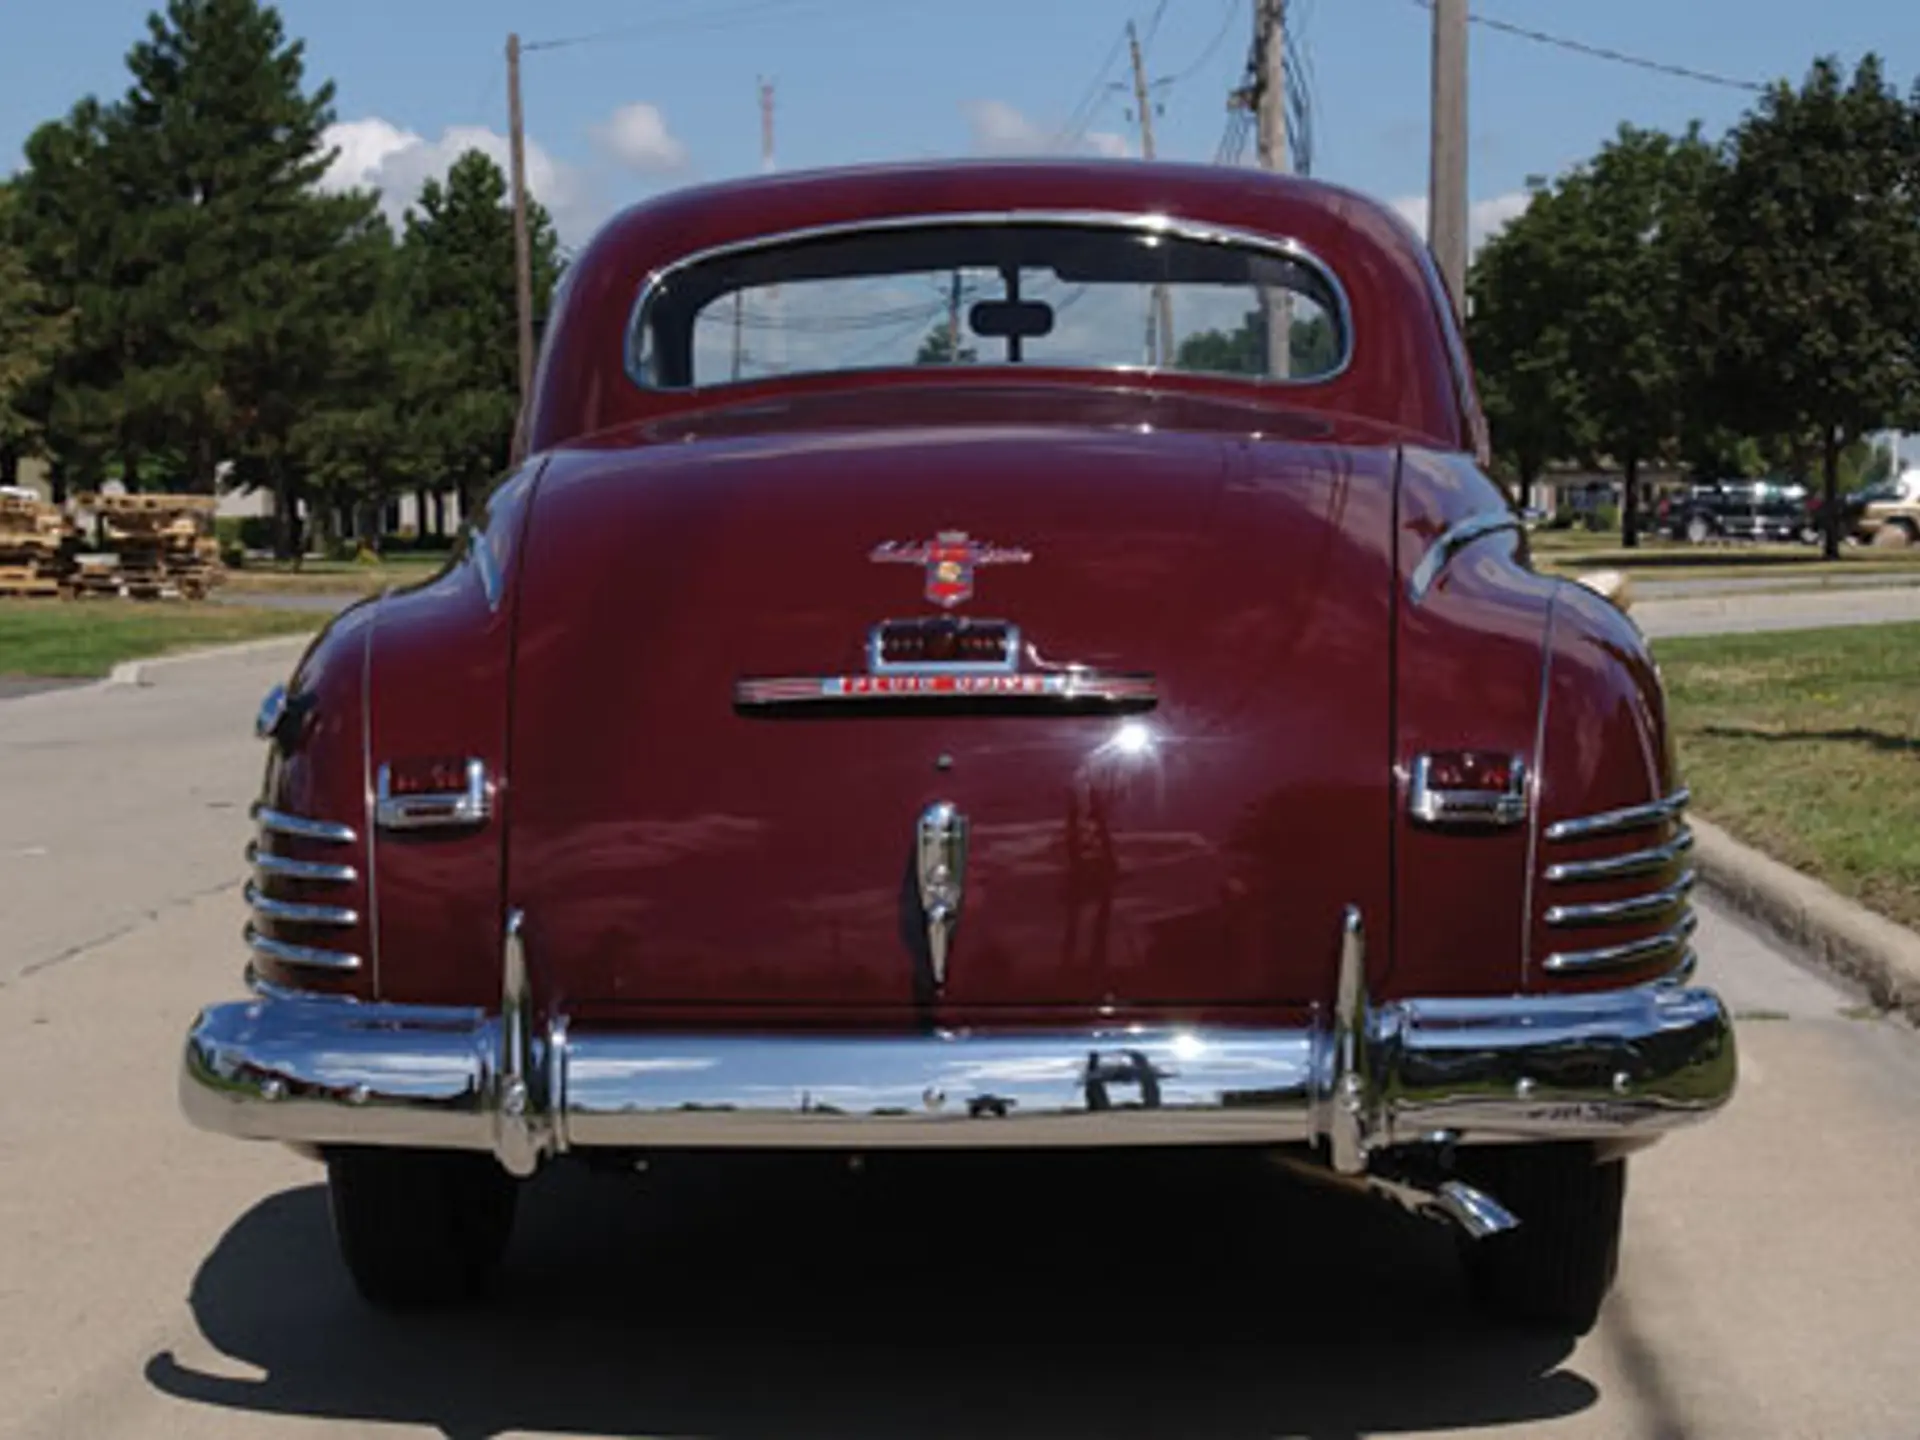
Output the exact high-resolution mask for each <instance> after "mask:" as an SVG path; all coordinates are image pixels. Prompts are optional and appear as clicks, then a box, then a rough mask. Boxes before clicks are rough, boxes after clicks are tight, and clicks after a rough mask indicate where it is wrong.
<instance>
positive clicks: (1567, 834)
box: [1547, 785, 1693, 840]
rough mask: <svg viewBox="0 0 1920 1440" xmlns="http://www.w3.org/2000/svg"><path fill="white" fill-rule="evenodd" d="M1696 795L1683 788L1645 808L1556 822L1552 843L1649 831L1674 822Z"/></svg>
mask: <svg viewBox="0 0 1920 1440" xmlns="http://www.w3.org/2000/svg"><path fill="white" fill-rule="evenodd" d="M1692 798H1693V797H1692V792H1691V791H1689V790H1688V789H1687V788H1686V786H1684V785H1683V786H1681V787H1680V788H1679V789H1678V790H1676V791H1674V792H1673V793H1672V794H1671V795H1669V796H1667V797H1666V798H1665V799H1662V800H1650V801H1648V802H1647V803H1646V804H1644V805H1628V806H1626V807H1625V808H1624V809H1620V810H1607V811H1603V812H1602V813H1601V814H1598V815H1580V816H1576V817H1574V818H1572V819H1568V820H1556V821H1554V822H1553V824H1551V825H1549V826H1547V839H1549V840H1591V839H1592V838H1593V837H1595V836H1596V835H1618V834H1621V833H1622V832H1624V831H1628V830H1646V829H1650V828H1651V827H1653V826H1655V825H1659V824H1662V823H1664V822H1665V821H1668V820H1671V819H1672V818H1673V817H1674V816H1676V815H1678V814H1679V813H1680V812H1681V811H1682V810H1684V809H1686V807H1687V802H1688V800H1690V799H1692Z"/></svg>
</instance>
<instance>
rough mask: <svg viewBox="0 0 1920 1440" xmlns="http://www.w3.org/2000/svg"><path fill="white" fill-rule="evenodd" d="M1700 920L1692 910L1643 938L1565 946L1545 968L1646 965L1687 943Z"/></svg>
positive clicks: (1568, 971)
mask: <svg viewBox="0 0 1920 1440" xmlns="http://www.w3.org/2000/svg"><path fill="white" fill-rule="evenodd" d="M1699 924H1700V920H1699V917H1698V916H1696V915H1694V914H1693V913H1692V912H1691V911H1689V912H1688V913H1687V914H1685V915H1683V916H1682V917H1681V918H1680V923H1679V924H1677V925H1675V926H1674V927H1673V928H1672V929H1671V930H1663V931H1661V932H1660V933H1659V934H1658V935H1649V936H1647V937H1646V938H1645V939H1642V940H1628V941H1626V942H1624V943H1622V944H1619V945H1603V946H1601V947H1600V948H1599V949H1596V950H1563V951H1561V952H1559V953H1557V954H1554V955H1549V956H1548V957H1547V958H1546V961H1545V962H1544V965H1543V967H1542V968H1544V969H1545V970H1546V972H1547V973H1548V974H1549V975H1587V974H1593V973H1596V972H1605V971H1609V970H1625V969H1628V968H1630V967H1632V966H1635V965H1644V964H1646V963H1647V962H1648V961H1650V960H1657V959H1659V958H1660V957H1661V956H1663V955H1669V954H1672V953H1674V952H1675V951H1678V950H1680V949H1682V948H1683V947H1685V945H1686V943H1687V939H1688V937H1689V936H1691V935H1692V934H1693V932H1694V930H1695V928H1696V927H1698V925H1699Z"/></svg>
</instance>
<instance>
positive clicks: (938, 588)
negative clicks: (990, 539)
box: [867, 530, 1033, 609]
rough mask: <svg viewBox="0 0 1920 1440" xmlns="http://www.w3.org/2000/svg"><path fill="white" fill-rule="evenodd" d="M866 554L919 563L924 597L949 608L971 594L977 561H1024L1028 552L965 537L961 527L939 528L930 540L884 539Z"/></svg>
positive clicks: (888, 561)
mask: <svg viewBox="0 0 1920 1440" xmlns="http://www.w3.org/2000/svg"><path fill="white" fill-rule="evenodd" d="M867 558H868V559H869V560H871V561H873V563H874V564H876V565H919V566H922V567H924V568H925V570H926V572H927V589H926V596H927V599H929V600H931V601H933V603H934V604H936V605H939V606H943V607H945V608H947V609H952V608H953V607H954V606H955V605H958V604H960V603H961V602H962V601H964V600H971V599H972V598H973V572H974V570H975V569H976V568H977V567H978V566H981V565H1024V564H1026V563H1027V562H1028V561H1029V560H1031V559H1033V555H1032V554H1031V552H1029V551H1026V550H1020V549H1015V548H1011V547H1008V546H1005V545H988V544H986V543H984V542H983V541H979V540H974V539H971V538H969V537H968V535H967V532H966V531H964V530H942V531H941V532H940V533H939V534H938V535H936V536H934V537H933V539H931V540H916V541H914V542H913V543H912V544H906V545H903V544H902V543H901V542H900V541H898V540H888V541H885V542H884V543H882V544H879V545H876V546H874V547H873V549H872V551H871V552H870V553H869V554H868V555H867Z"/></svg>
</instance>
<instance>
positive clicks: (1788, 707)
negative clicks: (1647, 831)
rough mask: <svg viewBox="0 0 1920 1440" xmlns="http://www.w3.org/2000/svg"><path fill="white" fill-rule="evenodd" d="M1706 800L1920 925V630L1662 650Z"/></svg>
mask: <svg viewBox="0 0 1920 1440" xmlns="http://www.w3.org/2000/svg"><path fill="white" fill-rule="evenodd" d="M1654 653H1655V655H1656V656H1657V658H1658V659H1659V662H1660V669H1661V673H1662V674H1663V675H1664V677H1665V679H1666V686H1667V696H1668V701H1669V708H1670V718H1671V720H1672V723H1673V727H1674V734H1675V737H1676V743H1677V745H1678V748H1679V756H1680V768H1681V773H1682V775H1683V776H1684V778H1685V779H1686V781H1687V783H1688V784H1689V785H1690V786H1692V788H1693V794H1694V805H1695V807H1696V808H1698V809H1699V811H1700V812H1701V813H1702V814H1703V815H1707V816H1709V817H1711V818H1712V819H1714V820H1715V821H1717V822H1719V823H1720V824H1721V825H1723V826H1724V827H1725V828H1726V829H1727V830H1729V831H1731V832H1732V833H1733V834H1734V835H1736V836H1738V837H1739V838H1740V839H1742V840H1744V841H1746V842H1747V843H1748V844H1749V845H1753V846H1755V847H1756V848H1758V849H1760V850H1764V851H1765V852H1766V853H1767V854H1769V855H1772V856H1773V857H1774V858H1775V859H1777V860H1780V861H1782V862H1784V863H1785V864H1788V865H1791V866H1793V867H1794V868H1795V869H1797V870H1801V871H1803V872H1805V873H1806V874H1809V875H1812V876H1814V877H1815V878H1817V879H1819V880H1821V881H1823V882H1825V883H1826V884H1827V885H1830V886H1832V887H1833V888H1834V889H1835V890H1837V891H1839V892H1840V893H1841V894H1843V895H1847V896H1850V897H1851V898H1853V899H1855V900H1858V901H1859V902H1860V903H1861V904H1863V905H1865V906H1867V908H1869V909H1871V910H1875V911H1877V912H1879V913H1880V914H1882V915H1885V916H1886V917H1887V918H1888V919H1890V920H1894V921H1897V922H1898V923H1900V924H1902V925H1906V926H1909V927H1913V928H1920V624H1906V625H1866V626H1857V627H1848V628H1844V629H1831V630H1800V631H1792V632H1786V633H1778V634H1758V635H1716V636H1701V637H1689V638H1687V639H1673V640H1661V641H1657V642H1656V643H1655V645H1654Z"/></svg>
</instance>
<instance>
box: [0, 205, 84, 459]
mask: <svg viewBox="0 0 1920 1440" xmlns="http://www.w3.org/2000/svg"><path fill="white" fill-rule="evenodd" d="M18 212H19V199H18V196H17V195H16V193H15V189H14V187H13V186H12V185H0V485H11V484H12V483H13V478H14V471H15V469H16V467H17V466H18V463H19V459H20V457H21V455H23V454H25V453H28V452H29V451H33V450H37V449H38V448H39V446H40V443H41V432H42V430H43V428H44V422H43V420H42V418H41V415H40V413H39V412H40V406H39V405H38V404H37V403H36V398H37V395H38V392H40V391H42V390H43V388H44V386H45V384H46V382H47V380H48V378H49V376H50V374H51V371H52V368H53V366H54V364H55V363H56V361H57V360H58V359H59V357H60V354H61V352H62V350H63V349H64V347H65V345H66V343H67V339H68V335H69V334H70V332H71V329H72V320H73V316H72V312H71V311H70V310H66V309H63V308H60V307H59V306H57V305H56V304H55V302H54V301H53V299H52V297H51V296H50V295H49V294H48V292H47V290H46V288H45V287H44V286H43V285H42V284H41V283H40V282H39V280H38V279H37V278H36V277H35V275H34V273H33V268H32V266H31V264H30V263H29V259H28V256H27V253H26V250H25V248H24V246H23V245H22V243H21V236H22V233H23V230H24V227H23V225H22V224H21V222H20V217H19V213H18Z"/></svg>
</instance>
